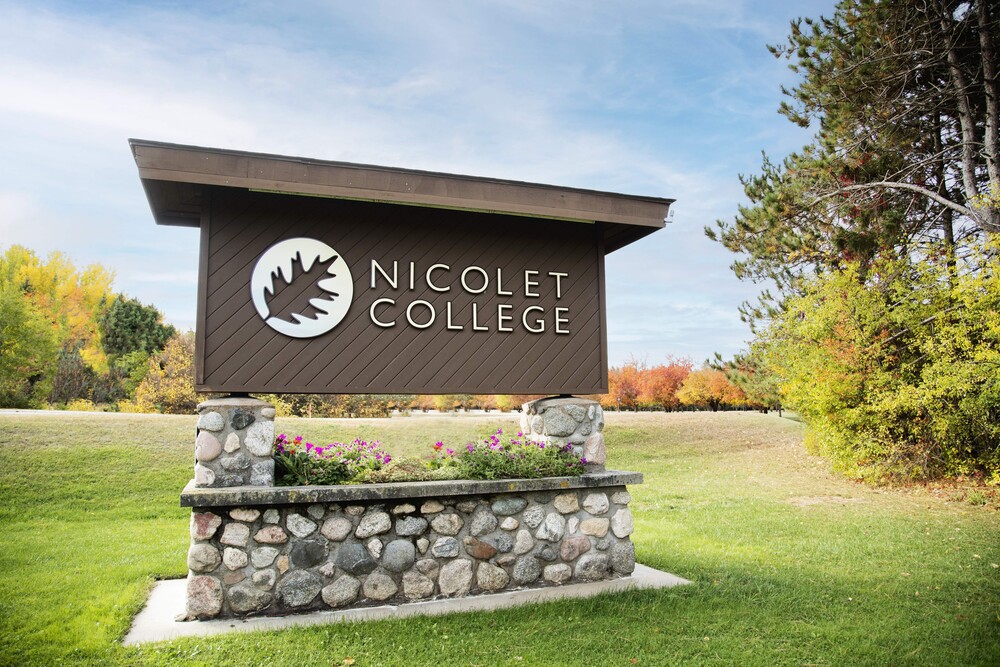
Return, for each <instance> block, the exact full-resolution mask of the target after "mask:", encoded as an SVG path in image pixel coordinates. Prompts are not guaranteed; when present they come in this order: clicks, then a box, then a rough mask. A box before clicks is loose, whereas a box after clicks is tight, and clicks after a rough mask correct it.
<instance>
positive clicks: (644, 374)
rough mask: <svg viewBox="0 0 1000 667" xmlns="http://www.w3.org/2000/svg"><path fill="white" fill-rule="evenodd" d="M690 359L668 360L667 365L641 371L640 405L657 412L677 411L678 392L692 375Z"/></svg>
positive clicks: (644, 368) (645, 368) (678, 403)
mask: <svg viewBox="0 0 1000 667" xmlns="http://www.w3.org/2000/svg"><path fill="white" fill-rule="evenodd" d="M693 367H694V366H693V364H692V363H691V360H690V359H672V358H668V360H667V363H666V364H658V365H656V366H650V367H642V368H640V369H639V397H638V401H639V404H640V405H642V406H643V407H645V408H649V409H655V410H676V409H677V407H678V406H679V405H680V400H679V399H678V398H677V391H678V390H679V389H680V388H681V385H682V384H683V382H684V380H685V378H687V376H688V374H689V373H691V369H692V368H693Z"/></svg>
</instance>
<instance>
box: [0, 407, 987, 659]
mask: <svg viewBox="0 0 1000 667" xmlns="http://www.w3.org/2000/svg"><path fill="white" fill-rule="evenodd" d="M194 421H195V419H194V417H175V416H147V415H102V414H93V415H87V414H73V415H69V414H65V413H63V414H60V413H52V414H34V413H30V414H10V413H0V492H2V498H3V502H2V503H0V526H2V533H3V541H4V548H3V549H2V550H0V665H53V664H60V663H82V664H100V665H103V664H122V665H160V664H204V665H328V666H329V665H341V664H350V663H348V662H345V660H344V659H345V658H351V659H353V661H354V662H353V664H354V665H357V666H359V667H360V666H363V665H435V666H436V667H441V666H445V665H604V664H607V665H632V664H638V665H670V664H733V665H834V666H839V665H869V664H871V665H994V666H995V665H998V664H1000V513H997V512H996V511H995V510H992V509H989V508H986V507H974V506H971V505H968V504H962V503H949V502H946V501H945V500H942V499H940V498H937V497H934V496H930V495H921V494H909V493H904V492H899V491H888V490H879V489H871V488H867V487H863V486H859V485H856V484H854V483H851V482H848V481H844V480H841V479H838V478H836V477H834V476H832V475H831V474H830V473H829V472H828V466H827V465H826V464H825V463H824V462H823V461H822V460H821V459H817V458H814V457H810V456H808V455H807V454H805V453H804V451H803V450H802V447H801V428H802V427H801V425H800V424H798V423H796V422H793V421H789V420H786V419H781V418H779V417H777V416H774V415H760V414H754V413H723V414H704V413H684V414H668V415H662V414H659V415H657V414H622V415H618V414H609V415H608V417H607V422H608V425H607V429H606V432H605V434H606V436H607V442H608V452H609V460H608V464H609V467H610V468H618V469H625V470H638V471H641V472H643V473H644V474H645V476H646V483H645V484H643V485H639V486H635V487H632V488H630V491H631V493H632V495H633V498H634V501H633V504H632V510H633V512H634V514H635V517H636V532H635V535H633V540H634V541H635V544H636V553H637V556H638V559H639V561H640V562H642V563H644V564H646V565H650V566H652V567H655V568H659V569H662V570H666V571H668V572H671V573H674V574H677V575H679V576H682V577H685V578H687V579H691V580H692V581H693V582H694V584H693V585H691V586H686V587H681V588H676V589H671V590H666V591H646V592H634V593H625V594H618V595H609V596H603V597H598V598H594V599H590V600H585V601H564V602H558V603H548V604H543V605H538V606H532V607H527V608H521V609H514V610H505V611H500V612H493V613H475V614H456V615H451V616H444V617H436V618H428V619H407V620H404V621H382V622H376V623H364V624H341V625H335V626H326V627H313V628H307V629H292V630H284V631H281V632H270V633H252V634H233V635H230V636H225V637H214V638H209V639H186V640H179V641H173V642H165V643H161V644H153V645H147V646H144V647H142V648H123V647H121V646H120V645H119V644H118V642H119V641H120V640H121V638H122V637H123V636H124V634H125V633H126V631H127V629H128V626H129V623H130V622H131V619H132V616H133V615H134V614H135V613H136V612H137V611H138V610H139V608H140V607H141V606H142V604H143V602H144V599H145V595H146V593H147V591H148V590H149V588H150V586H151V585H152V583H153V580H154V578H156V577H180V576H183V575H184V574H185V573H186V570H185V556H186V552H187V544H188V524H187V516H188V510H184V509H182V508H180V507H179V506H178V494H179V493H180V490H181V488H182V487H183V486H184V484H185V483H186V482H187V481H188V479H189V478H190V477H191V472H192V451H193V442H194ZM498 424H504V425H510V426H515V425H516V419H514V418H504V417H499V416H497V417H472V416H460V417H426V416H414V417H409V418H405V417H404V418H395V419H391V420H297V419H285V420H279V421H278V428H279V429H283V430H285V431H286V432H287V433H289V434H290V435H291V434H295V433H304V434H306V435H307V436H308V437H309V438H310V439H312V440H313V441H315V442H319V441H323V440H328V439H335V438H336V439H352V438H354V437H355V436H367V437H374V438H378V439H381V440H382V441H383V443H384V444H385V445H386V446H387V447H388V448H389V450H390V451H391V452H392V453H393V454H415V453H418V452H423V451H425V450H428V451H429V446H430V444H431V443H433V442H435V441H436V440H438V439H441V438H444V439H445V441H446V442H449V443H458V444H462V443H464V442H466V441H467V440H469V439H471V438H473V437H475V436H476V435H478V434H487V433H489V432H490V429H495V428H496V426H497V425H498Z"/></svg>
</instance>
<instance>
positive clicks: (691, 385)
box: [677, 368, 746, 412]
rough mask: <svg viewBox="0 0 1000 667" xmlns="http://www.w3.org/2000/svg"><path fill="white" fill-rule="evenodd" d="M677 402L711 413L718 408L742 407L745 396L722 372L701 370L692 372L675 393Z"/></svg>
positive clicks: (707, 369) (711, 369) (709, 369)
mask: <svg viewBox="0 0 1000 667" xmlns="http://www.w3.org/2000/svg"><path fill="white" fill-rule="evenodd" d="M677 400H678V401H680V403H681V404H682V405H690V406H695V407H707V408H709V409H710V410H711V411H712V412H716V411H718V410H719V408H721V407H724V406H727V407H735V406H739V405H742V404H743V403H744V402H745V400H746V395H745V394H744V393H743V390H741V389H740V388H739V387H737V386H736V385H734V384H733V383H732V382H730V381H729V379H728V378H727V377H726V374H725V373H723V372H722V371H719V370H716V369H714V368H702V369H700V370H697V371H692V372H691V373H690V374H689V375H688V376H687V377H686V378H684V382H683V383H682V384H681V388H680V389H679V390H678V391H677Z"/></svg>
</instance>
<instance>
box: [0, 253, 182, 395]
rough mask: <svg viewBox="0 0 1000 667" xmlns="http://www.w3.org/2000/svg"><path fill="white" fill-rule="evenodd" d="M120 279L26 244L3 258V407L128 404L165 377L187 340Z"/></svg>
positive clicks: (0, 380) (0, 333) (0, 342)
mask: <svg viewBox="0 0 1000 667" xmlns="http://www.w3.org/2000/svg"><path fill="white" fill-rule="evenodd" d="M113 277H114V276H113V274H112V273H111V272H110V271H108V270H107V269H105V268H104V267H102V266H100V265H99V264H93V265H90V266H88V267H86V268H83V269H78V268H77V267H76V266H75V265H74V264H73V262H72V261H71V260H70V259H69V258H68V257H66V256H65V255H63V254H62V253H59V252H53V253H51V254H50V255H49V256H48V257H46V258H45V259H41V258H40V257H38V255H37V254H35V253H34V252H33V251H31V250H29V249H27V248H24V247H22V246H19V245H14V246H11V247H10V248H8V249H7V250H6V251H5V252H4V253H3V255H0V407H7V408H33V407H48V406H56V407H66V406H74V405H75V406H77V407H80V406H85V405H93V404H104V405H109V406H115V407H116V408H117V407H118V406H119V405H121V406H125V407H131V406H134V407H135V409H141V405H135V402H136V400H137V398H138V400H140V402H141V399H142V396H143V395H144V394H145V395H147V396H148V394H149V385H150V383H152V382H154V381H155V380H156V379H157V378H158V377H161V376H162V375H163V374H164V369H163V368H162V367H161V362H162V359H161V357H162V354H163V353H164V352H165V351H170V350H171V349H172V348H174V347H176V346H177V345H182V344H183V343H184V339H183V337H182V336H179V335H178V333H177V331H176V330H175V329H174V328H173V327H172V326H170V325H169V324H164V323H163V315H162V314H161V313H160V312H159V311H158V310H157V309H156V308H155V307H153V306H149V305H145V304H142V303H140V302H139V301H138V300H136V299H133V298H129V297H128V296H126V295H124V294H117V293H115V292H114V291H113V289H112V281H113Z"/></svg>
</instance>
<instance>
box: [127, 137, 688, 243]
mask: <svg viewBox="0 0 1000 667" xmlns="http://www.w3.org/2000/svg"><path fill="white" fill-rule="evenodd" d="M129 145H130V146H131V148H132V154H133V156H134V158H135V162H136V166H137V167H138V168H139V177H140V178H141V180H142V186H143V189H144V190H145V192H146V198H147V199H148V200H149V206H150V208H151V209H152V212H153V218H154V219H155V220H156V223H157V224H160V225H177V226H184V227H198V226H200V224H201V219H202V205H203V202H204V201H205V197H204V189H205V187H207V186H221V187H228V188H243V189H246V190H249V191H256V192H274V193H280V194H291V195H300V196H310V197H332V198H337V199H353V200H360V201H369V202H374V203H384V204H396V205H410V206H426V207H432V208H444V209H455V210H466V211H473V212H478V213H492V214H503V215H517V216H527V217H534V218H543V219H552V220H570V221H576V222H582V223H591V224H593V223H599V224H601V229H602V230H603V236H604V248H605V252H611V251H613V250H617V249H618V248H621V247H623V246H626V245H628V244H630V243H632V242H634V241H637V240H639V239H641V238H642V237H644V236H647V235H648V234H651V233H653V232H655V231H656V230H657V229H661V228H663V226H664V221H665V219H666V216H667V213H668V211H669V209H670V205H671V204H672V203H673V202H674V200H673V199H665V198H660V197H644V196H633V195H623V194H618V193H613V192H601V191H596V190H585V189H579V188H564V187H556V186H551V185H541V184H537V183H526V182H521V181H511V180H502V179H496V178H480V177H473V176H461V175H456V174H445V173H438V172H430V171H419V170H414V169H397V168H391V167H380V166H374V165H366V164H354V163H350V162H333V161H326V160H315V159H310V158H301V157H289V156H283V155H270V154H266V153H250V152H245V151H234V150H224V149H217V148H204V147H200V146H186V145H180V144H170V143H163V142H157V141H147V140H143V139H130V140H129Z"/></svg>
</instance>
